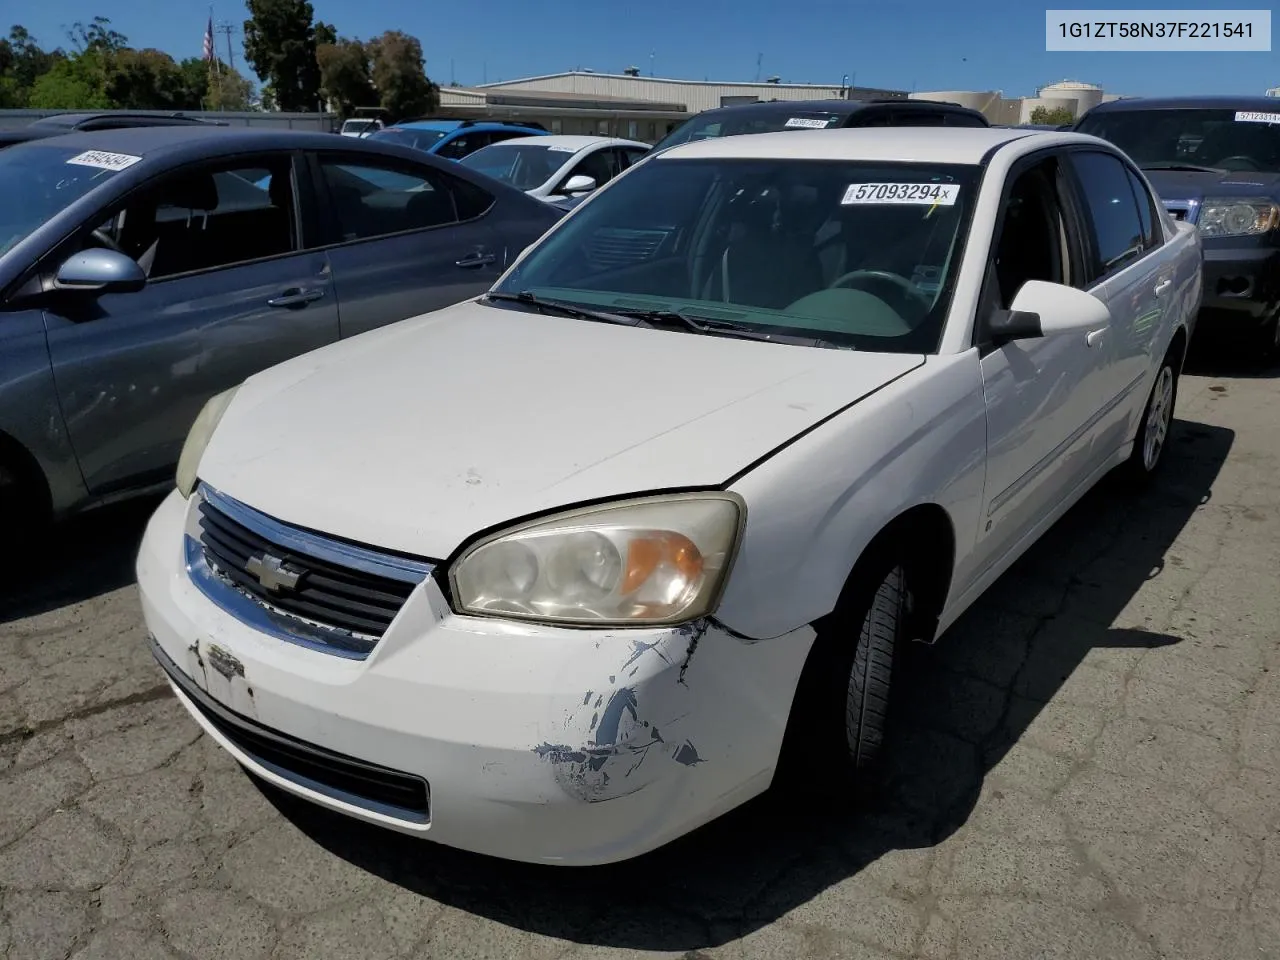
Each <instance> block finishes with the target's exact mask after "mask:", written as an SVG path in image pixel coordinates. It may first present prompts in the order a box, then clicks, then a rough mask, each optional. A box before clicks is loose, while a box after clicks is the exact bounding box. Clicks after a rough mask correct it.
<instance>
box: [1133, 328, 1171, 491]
mask: <svg viewBox="0 0 1280 960" xmlns="http://www.w3.org/2000/svg"><path fill="white" fill-rule="evenodd" d="M1180 367H1181V364H1180V363H1179V362H1178V355H1177V354H1176V353H1175V352H1174V351H1172V350H1171V351H1170V352H1169V353H1167V354H1165V357H1164V359H1163V360H1161V361H1160V368H1159V369H1158V370H1157V371H1156V379H1155V382H1154V383H1153V384H1152V385H1151V393H1150V394H1148V395H1147V405H1146V407H1144V408H1143V411H1142V421H1141V422H1140V423H1139V424H1138V435H1137V437H1136V438H1135V439H1134V442H1133V452H1132V453H1131V454H1130V455H1129V460H1128V462H1127V463H1126V464H1125V472H1126V473H1127V474H1128V476H1129V479H1130V480H1133V481H1136V482H1138V483H1145V482H1146V481H1148V480H1150V479H1151V478H1152V477H1154V476H1155V475H1156V474H1157V473H1158V472H1159V470H1160V465H1161V464H1163V463H1164V461H1165V460H1166V459H1167V457H1166V455H1165V454H1166V451H1167V450H1168V449H1169V434H1170V433H1171V432H1172V429H1173V412H1174V408H1175V407H1176V406H1177V402H1178V376H1179V373H1180V372H1181V371H1180ZM1153 445H1154V448H1153Z"/></svg>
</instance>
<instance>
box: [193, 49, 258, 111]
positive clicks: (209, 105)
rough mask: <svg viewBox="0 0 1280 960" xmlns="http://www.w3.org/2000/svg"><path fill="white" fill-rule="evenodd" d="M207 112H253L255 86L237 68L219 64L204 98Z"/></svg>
mask: <svg viewBox="0 0 1280 960" xmlns="http://www.w3.org/2000/svg"><path fill="white" fill-rule="evenodd" d="M204 105H205V109H206V110H251V109H252V108H253V84H252V83H250V82H249V80H248V79H247V78H246V77H245V76H244V75H243V74H241V73H240V72H239V71H238V70H236V68H235V67H231V66H228V65H227V64H225V63H222V62H221V61H219V62H218V71H217V73H216V74H214V77H213V79H212V80H210V81H209V92H208V94H207V95H206V96H205V98H204Z"/></svg>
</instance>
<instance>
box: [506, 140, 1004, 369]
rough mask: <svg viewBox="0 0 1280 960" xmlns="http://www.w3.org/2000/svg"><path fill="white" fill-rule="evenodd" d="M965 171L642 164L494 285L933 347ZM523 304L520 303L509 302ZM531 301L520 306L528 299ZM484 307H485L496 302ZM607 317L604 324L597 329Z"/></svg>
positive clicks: (789, 331) (648, 314) (575, 300)
mask: <svg viewBox="0 0 1280 960" xmlns="http://www.w3.org/2000/svg"><path fill="white" fill-rule="evenodd" d="M979 172H980V171H979V168H978V167H976V166H967V165H965V166H961V165H943V164H917V163H886V162H877V163H869V162H858V161H827V160H805V159H776V160H775V159H769V160H766V159H759V160H756V159H751V160H744V159H673V158H669V157H662V156H659V157H655V158H654V159H652V160H650V161H647V162H645V163H642V164H640V165H638V166H637V167H635V168H634V169H633V170H631V171H629V172H628V173H627V174H626V175H625V176H623V177H620V178H619V179H618V180H616V181H615V182H614V183H612V184H610V185H609V186H608V187H606V188H605V189H604V190H602V191H601V192H600V193H599V194H597V195H596V196H595V197H594V198H593V199H592V200H591V201H590V202H589V203H587V204H585V205H584V206H583V207H582V209H581V210H579V211H578V212H576V213H574V214H573V216H572V217H570V218H569V219H567V220H566V221H564V223H563V225H562V226H561V227H559V228H557V229H554V230H553V231H552V232H551V234H550V235H548V236H547V237H546V239H545V240H543V241H542V242H541V243H539V244H538V245H537V246H536V247H535V248H534V249H533V250H531V251H530V252H529V254H528V255H527V256H526V257H525V259H524V261H523V262H521V263H520V264H519V265H517V266H516V267H515V269H514V270H513V271H512V272H511V273H510V274H509V275H508V276H507V277H506V279H505V280H503V281H502V283H501V284H499V286H498V287H496V288H495V292H496V293H503V294H508V295H511V296H509V297H506V298H502V299H501V300H500V301H499V303H500V304H501V308H503V309H530V311H531V312H533V310H534V309H535V306H536V305H537V304H539V303H541V304H542V305H543V306H546V305H547V304H548V303H550V302H552V301H554V302H555V303H557V304H560V305H569V306H572V307H576V308H585V309H588V310H592V311H594V312H595V314H596V317H597V318H599V316H600V314H602V313H606V314H613V315H615V316H622V317H626V316H632V317H635V318H638V319H640V320H641V321H646V322H654V323H664V322H671V316H672V315H673V314H680V315H682V317H681V319H682V322H683V318H693V319H694V320H695V321H700V323H695V324H690V323H683V326H684V327H685V328H687V329H691V330H695V331H696V332H698V333H707V332H712V328H713V326H714V325H717V324H718V325H720V327H721V328H723V326H724V325H726V324H728V325H732V326H734V327H735V328H738V329H739V331H742V330H743V329H749V330H750V332H751V333H753V334H766V333H767V334H772V335H776V336H778V337H782V336H786V337H788V338H792V339H794V338H796V337H805V338H809V339H812V340H815V341H818V340H820V341H822V342H823V344H824V345H834V346H839V347H853V348H857V349H864V350H877V351H886V352H905V353H932V352H935V351H936V350H937V346H938V342H939V339H940V337H941V332H942V326H943V322H944V320H945V317H946V311H947V307H948V304H949V303H950V300H951V291H952V288H953V287H954V284H955V277H956V273H957V272H958V265H959V262H960V252H961V249H962V246H963V242H964V238H965V236H966V234H967V232H968V224H969V219H970V212H971V210H972V208H973V201H974V196H975V193H976V188H977V184H978V179H979ZM521 294H523V295H525V296H524V297H522V298H520V297H517V296H516V295H521ZM531 298H532V299H531ZM495 306H498V304H495ZM606 319H607V318H606Z"/></svg>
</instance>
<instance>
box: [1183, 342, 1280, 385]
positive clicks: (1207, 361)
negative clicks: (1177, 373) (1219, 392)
mask: <svg viewBox="0 0 1280 960" xmlns="http://www.w3.org/2000/svg"><path fill="white" fill-rule="evenodd" d="M1183 372H1184V373H1186V374H1188V375H1191V376H1197V377H1213V378H1222V379H1231V380H1273V379H1276V378H1280V355H1277V354H1271V355H1268V354H1267V353H1266V352H1265V351H1262V350H1259V349H1252V348H1248V349H1242V348H1241V346H1240V344H1239V343H1238V342H1236V341H1235V340H1233V339H1232V338H1229V337H1226V336H1220V337H1201V336H1200V335H1199V334H1197V335H1196V337H1195V339H1194V341H1193V342H1192V344H1191V349H1190V350H1189V351H1188V352H1187V362H1186V366H1185V369H1184V371H1183Z"/></svg>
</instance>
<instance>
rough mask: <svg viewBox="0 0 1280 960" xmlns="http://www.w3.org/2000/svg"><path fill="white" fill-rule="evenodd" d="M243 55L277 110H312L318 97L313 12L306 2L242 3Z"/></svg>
mask: <svg viewBox="0 0 1280 960" xmlns="http://www.w3.org/2000/svg"><path fill="white" fill-rule="evenodd" d="M245 3H246V5H247V6H248V8H249V19H248V20H246V21H245V22H244V55H245V59H247V60H248V61H249V64H250V65H251V66H252V67H253V72H254V73H256V74H257V75H258V79H259V80H261V81H262V82H263V83H267V84H270V85H271V90H272V95H273V96H274V98H275V102H276V103H277V104H278V105H279V107H280V109H281V110H314V109H316V103H317V100H318V99H319V96H320V65H319V63H318V62H317V61H316V30H315V25H314V23H313V16H314V11H313V9H312V7H311V4H310V3H308V2H307V0H245Z"/></svg>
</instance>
